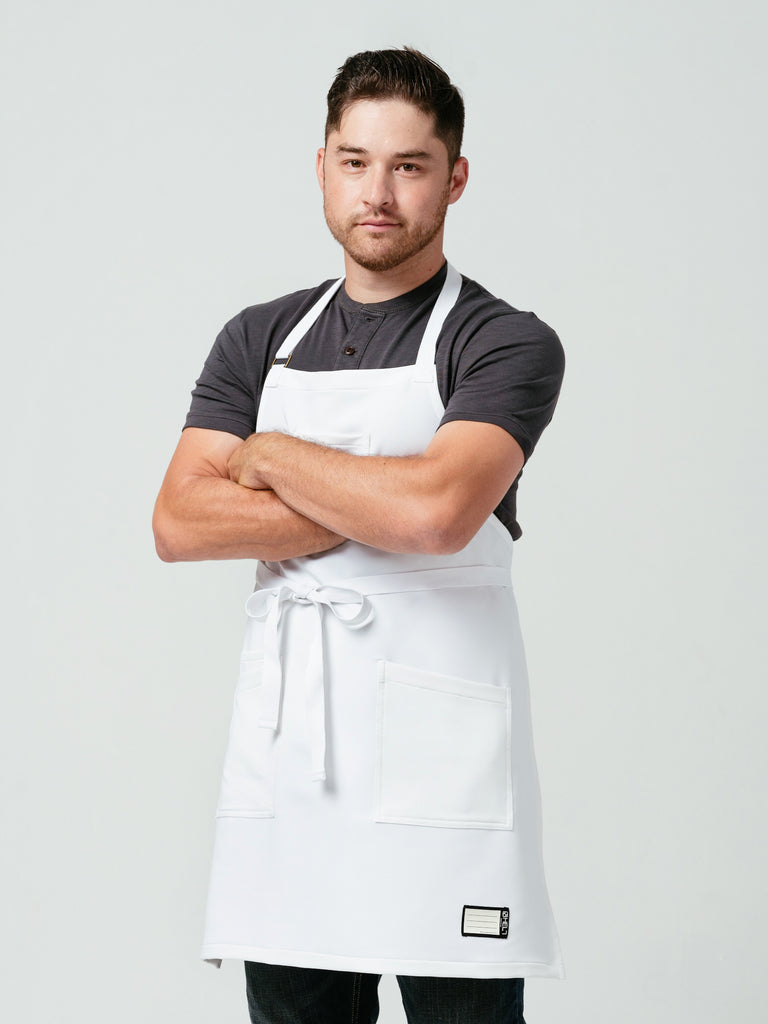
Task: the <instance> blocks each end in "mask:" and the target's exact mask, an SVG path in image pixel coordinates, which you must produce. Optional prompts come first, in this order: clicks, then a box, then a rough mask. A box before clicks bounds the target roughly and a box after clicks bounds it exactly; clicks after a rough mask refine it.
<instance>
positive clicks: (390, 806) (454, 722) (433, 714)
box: [376, 661, 513, 829]
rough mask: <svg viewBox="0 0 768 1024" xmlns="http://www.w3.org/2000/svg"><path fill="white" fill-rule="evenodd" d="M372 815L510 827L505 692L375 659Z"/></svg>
mask: <svg viewBox="0 0 768 1024" xmlns="http://www.w3.org/2000/svg"><path fill="white" fill-rule="evenodd" d="M378 668H379V692H378V710H377V722H376V746H377V751H376V820H377V821H381V822H395V823H398V824H403V825H432V826H440V827H444V828H497V829H511V828H512V826H513V815H512V771H511V761H512V745H511V733H512V719H511V703H510V694H509V690H507V688H506V687H502V686H493V685H491V684H489V683H475V682H471V681H469V680H466V679H457V678H455V677H453V676H443V675H439V674H437V673H435V672H427V671H426V670H424V669H417V668H412V667H410V666H406V665H397V664H394V663H393V662H389V661H380V662H379V666H378Z"/></svg>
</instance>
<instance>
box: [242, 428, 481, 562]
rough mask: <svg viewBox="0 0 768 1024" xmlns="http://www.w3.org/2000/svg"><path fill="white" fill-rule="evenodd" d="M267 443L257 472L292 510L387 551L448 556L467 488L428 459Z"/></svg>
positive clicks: (282, 438) (266, 438)
mask: <svg viewBox="0 0 768 1024" xmlns="http://www.w3.org/2000/svg"><path fill="white" fill-rule="evenodd" d="M257 436H258V437H259V438H260V443H259V453H258V474H259V477H260V478H261V481H262V484H263V485H267V486H269V487H271V488H273V489H274V491H275V492H276V493H277V494H278V495H279V496H280V498H281V499H282V500H283V501H284V502H285V503H286V504H287V505H289V506H290V507H291V508H293V509H295V510H296V511H298V512H300V513H301V514H302V515H305V516H308V517H309V518H310V519H312V520H313V521H316V522H318V523H321V524H322V525H323V526H325V527H326V528H327V529H329V530H331V531H333V532H338V533H341V534H343V535H344V536H345V537H349V538H351V539H353V540H357V541H360V542H361V543H363V544H368V545H371V546H373V547H377V548H380V549H382V550H384V551H396V552H409V551H422V552H433V553H445V552H447V551H449V550H458V549H459V548H461V547H463V546H464V544H465V543H466V542H467V541H468V540H469V536H464V534H463V533H462V532H461V531H460V529H459V528H458V519H459V517H458V515H457V514H456V512H457V506H458V505H459V502H460V499H459V495H458V491H459V488H460V483H457V482H456V481H455V480H454V481H452V480H450V479H449V475H448V473H447V472H446V469H445V467H440V466H439V465H438V463H437V460H435V459H434V458H432V457H431V456H430V455H429V454H424V455H414V456H406V457H386V456H357V455H350V454H349V453H347V452H342V451H338V450H337V449H334V448H326V447H324V446H322V445H316V444H313V443H311V442H307V441H303V440H300V439H298V438H294V437H288V436H286V435H280V434H274V435H257Z"/></svg>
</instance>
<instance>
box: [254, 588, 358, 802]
mask: <svg viewBox="0 0 768 1024" xmlns="http://www.w3.org/2000/svg"><path fill="white" fill-rule="evenodd" d="M278 578H279V579H280V580H281V583H280V585H279V586H278V587H277V588H276V589H269V590H256V591H254V593H253V594H251V596H250V597H249V598H248V600H247V601H246V604H245V610H246V613H247V614H248V615H249V616H250V617H251V618H253V619H258V620H260V621H263V622H264V623H265V629H264V668H263V674H262V691H261V692H262V702H261V713H260V715H259V723H258V724H259V726H260V727H261V728H264V729H272V730H273V732H277V730H278V727H279V725H280V704H281V700H282V694H283V667H282V660H281V654H282V634H283V621H284V614H285V609H286V606H287V605H288V604H303V605H313V606H314V608H316V610H317V616H316V617H315V623H314V626H313V635H312V640H311V641H310V644H309V649H308V652H307V668H306V672H305V692H306V700H307V715H308V719H309V730H310V744H311V758H312V778H313V779H315V780H316V781H318V782H322V781H324V780H325V777H326V775H325V673H324V669H323V611H324V609H326V608H328V609H330V611H331V612H332V613H333V614H334V615H335V616H336V618H337V619H338V620H339V622H343V623H344V625H345V626H347V627H348V628H349V629H360V628H361V627H362V626H365V625H367V623H368V622H370V621H371V618H372V617H373V609H372V607H371V603H370V601H369V600H368V599H367V597H366V596H365V595H364V594H362V593H360V591H357V590H354V589H351V588H349V587H333V586H331V587H329V586H324V585H323V586H318V585H317V584H316V583H312V585H311V587H310V588H309V589H307V585H306V584H302V583H300V582H299V581H293V580H286V579H284V578H282V577H278ZM350 609H351V610H350Z"/></svg>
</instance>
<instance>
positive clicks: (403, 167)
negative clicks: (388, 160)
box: [400, 164, 418, 174]
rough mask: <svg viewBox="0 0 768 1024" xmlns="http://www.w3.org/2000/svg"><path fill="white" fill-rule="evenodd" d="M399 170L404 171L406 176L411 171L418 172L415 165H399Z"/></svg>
mask: <svg viewBox="0 0 768 1024" xmlns="http://www.w3.org/2000/svg"><path fill="white" fill-rule="evenodd" d="M400 170H401V171H405V172H406V174H410V173H412V172H413V171H418V167H417V166H416V164H400Z"/></svg>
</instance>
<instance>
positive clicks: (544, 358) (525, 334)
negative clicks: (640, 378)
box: [441, 307, 565, 459]
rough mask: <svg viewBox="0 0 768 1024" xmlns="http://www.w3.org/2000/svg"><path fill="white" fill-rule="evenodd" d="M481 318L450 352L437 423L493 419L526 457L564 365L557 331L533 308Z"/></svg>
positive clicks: (547, 418) (551, 409)
mask: <svg viewBox="0 0 768 1024" xmlns="http://www.w3.org/2000/svg"><path fill="white" fill-rule="evenodd" d="M507 308H508V309H509V312H506V313H502V314H500V315H498V316H494V317H492V318H490V319H488V320H487V321H486V322H484V323H483V324H482V325H481V326H479V327H478V328H477V330H475V331H474V332H473V333H472V334H471V336H470V337H469V338H468V339H466V340H465V342H464V343H463V344H462V345H461V347H460V350H459V351H457V352H456V351H455V352H454V353H453V356H454V358H453V360H452V362H453V366H452V369H451V376H452V377H453V380H452V381H451V386H450V387H449V393H450V397H449V398H448V401H447V403H446V409H445V414H444V416H443V418H442V421H441V423H448V422H450V421H452V420H475V421H479V422H483V423H495V424H496V425H497V426H500V427H503V429H504V430H506V431H507V432H508V433H510V434H511V435H512V437H514V438H515V440H516V441H517V442H518V444H519V445H520V447H521V448H522V450H523V454H524V455H525V458H526V459H528V458H529V457H530V455H531V453H532V452H533V449H534V448H535V446H536V443H537V442H538V440H539V438H540V437H541V434H542V432H543V430H544V428H545V427H546V425H547V424H548V423H549V421H550V420H551V419H552V415H553V413H554V411H555V406H556V404H557V399H558V395H559V393H560V387H561V384H562V380H563V372H564V369H565V356H564V353H563V347H562V345H561V344H560V339H559V338H558V336H557V334H556V333H555V332H554V331H553V330H552V328H551V327H549V326H548V325H547V324H545V323H544V322H543V321H541V320H539V318H538V317H537V316H536V315H535V314H534V313H524V312H518V311H517V310H512V309H511V308H510V307H507Z"/></svg>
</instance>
